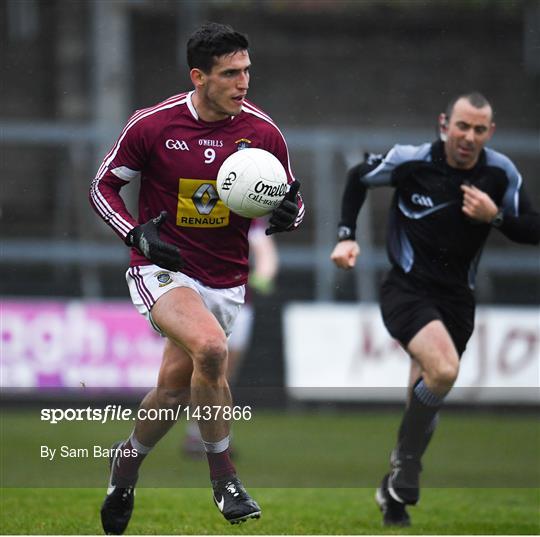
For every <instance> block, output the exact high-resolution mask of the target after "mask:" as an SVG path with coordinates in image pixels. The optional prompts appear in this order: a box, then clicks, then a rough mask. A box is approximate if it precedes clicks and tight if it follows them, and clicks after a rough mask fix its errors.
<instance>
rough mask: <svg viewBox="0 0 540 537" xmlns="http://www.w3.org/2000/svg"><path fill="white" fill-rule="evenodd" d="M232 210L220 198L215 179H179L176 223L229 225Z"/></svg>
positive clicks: (199, 225) (185, 224)
mask: <svg viewBox="0 0 540 537" xmlns="http://www.w3.org/2000/svg"><path fill="white" fill-rule="evenodd" d="M229 215H230V211H229V209H228V208H227V207H226V205H225V204H224V203H223V202H222V201H221V200H220V199H219V196H218V193H217V190H216V180H215V179H213V180H212V179H184V178H180V179H179V180H178V206H177V211H176V225H177V226H179V227H199V228H217V227H225V226H228V225H229Z"/></svg>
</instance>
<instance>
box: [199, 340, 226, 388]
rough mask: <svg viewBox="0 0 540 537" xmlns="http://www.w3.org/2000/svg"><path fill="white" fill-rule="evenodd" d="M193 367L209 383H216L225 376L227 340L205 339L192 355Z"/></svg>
mask: <svg viewBox="0 0 540 537" xmlns="http://www.w3.org/2000/svg"><path fill="white" fill-rule="evenodd" d="M193 367H194V369H195V370H196V371H197V373H198V374H199V375H200V376H202V377H203V378H204V379H205V380H206V381H207V382H209V383H216V382H217V381H218V380H219V379H220V378H221V377H223V376H225V372H226V369H227V340H226V339H225V338H211V339H206V340H205V341H204V342H203V343H201V345H200V346H199V347H198V349H197V350H196V351H195V352H194V355H193Z"/></svg>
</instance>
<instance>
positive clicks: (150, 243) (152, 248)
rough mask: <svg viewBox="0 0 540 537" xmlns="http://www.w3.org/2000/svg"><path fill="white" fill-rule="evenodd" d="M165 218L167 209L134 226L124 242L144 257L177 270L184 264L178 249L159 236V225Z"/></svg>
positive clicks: (165, 267) (156, 263) (155, 263)
mask: <svg viewBox="0 0 540 537" xmlns="http://www.w3.org/2000/svg"><path fill="white" fill-rule="evenodd" d="M166 219H167V211H161V213H160V214H159V216H156V218H152V220H149V221H148V222H146V223H145V224H141V225H140V226H137V227H134V228H133V229H132V230H131V231H130V232H129V233H128V234H127V237H126V244H127V245H128V246H133V247H134V248H137V250H139V252H141V253H142V254H143V255H144V257H146V259H148V260H149V261H152V263H154V265H158V266H159V267H162V268H164V269H167V270H172V271H174V272H177V271H179V270H180V269H181V268H182V267H183V266H184V260H183V259H182V256H181V255H180V250H179V248H177V247H176V246H173V245H172V244H169V243H167V242H163V241H162V240H161V239H160V238H159V227H160V226H161V224H163V222H165V220H166Z"/></svg>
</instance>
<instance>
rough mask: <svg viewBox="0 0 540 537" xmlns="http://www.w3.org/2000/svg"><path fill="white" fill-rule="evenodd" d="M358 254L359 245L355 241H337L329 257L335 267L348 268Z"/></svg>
mask: <svg viewBox="0 0 540 537" xmlns="http://www.w3.org/2000/svg"><path fill="white" fill-rule="evenodd" d="M359 255H360V246H359V245H358V243H357V242H356V241H339V242H338V243H337V244H336V246H335V248H334V250H333V251H332V253H331V254H330V259H331V260H332V261H333V262H334V263H335V264H336V266H337V267H339V268H341V269H345V270H349V269H352V268H353V267H354V265H355V264H356V258H357V257H358V256H359Z"/></svg>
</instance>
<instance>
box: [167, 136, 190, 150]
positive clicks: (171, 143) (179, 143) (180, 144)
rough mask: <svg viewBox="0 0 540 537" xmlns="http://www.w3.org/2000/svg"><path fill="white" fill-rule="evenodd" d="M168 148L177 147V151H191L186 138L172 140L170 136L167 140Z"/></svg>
mask: <svg viewBox="0 0 540 537" xmlns="http://www.w3.org/2000/svg"><path fill="white" fill-rule="evenodd" d="M165 147H166V148H167V149H175V150H176V151H189V147H188V145H187V143H186V142H184V140H171V139H170V138H169V139H168V140H167V141H166V142H165Z"/></svg>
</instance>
